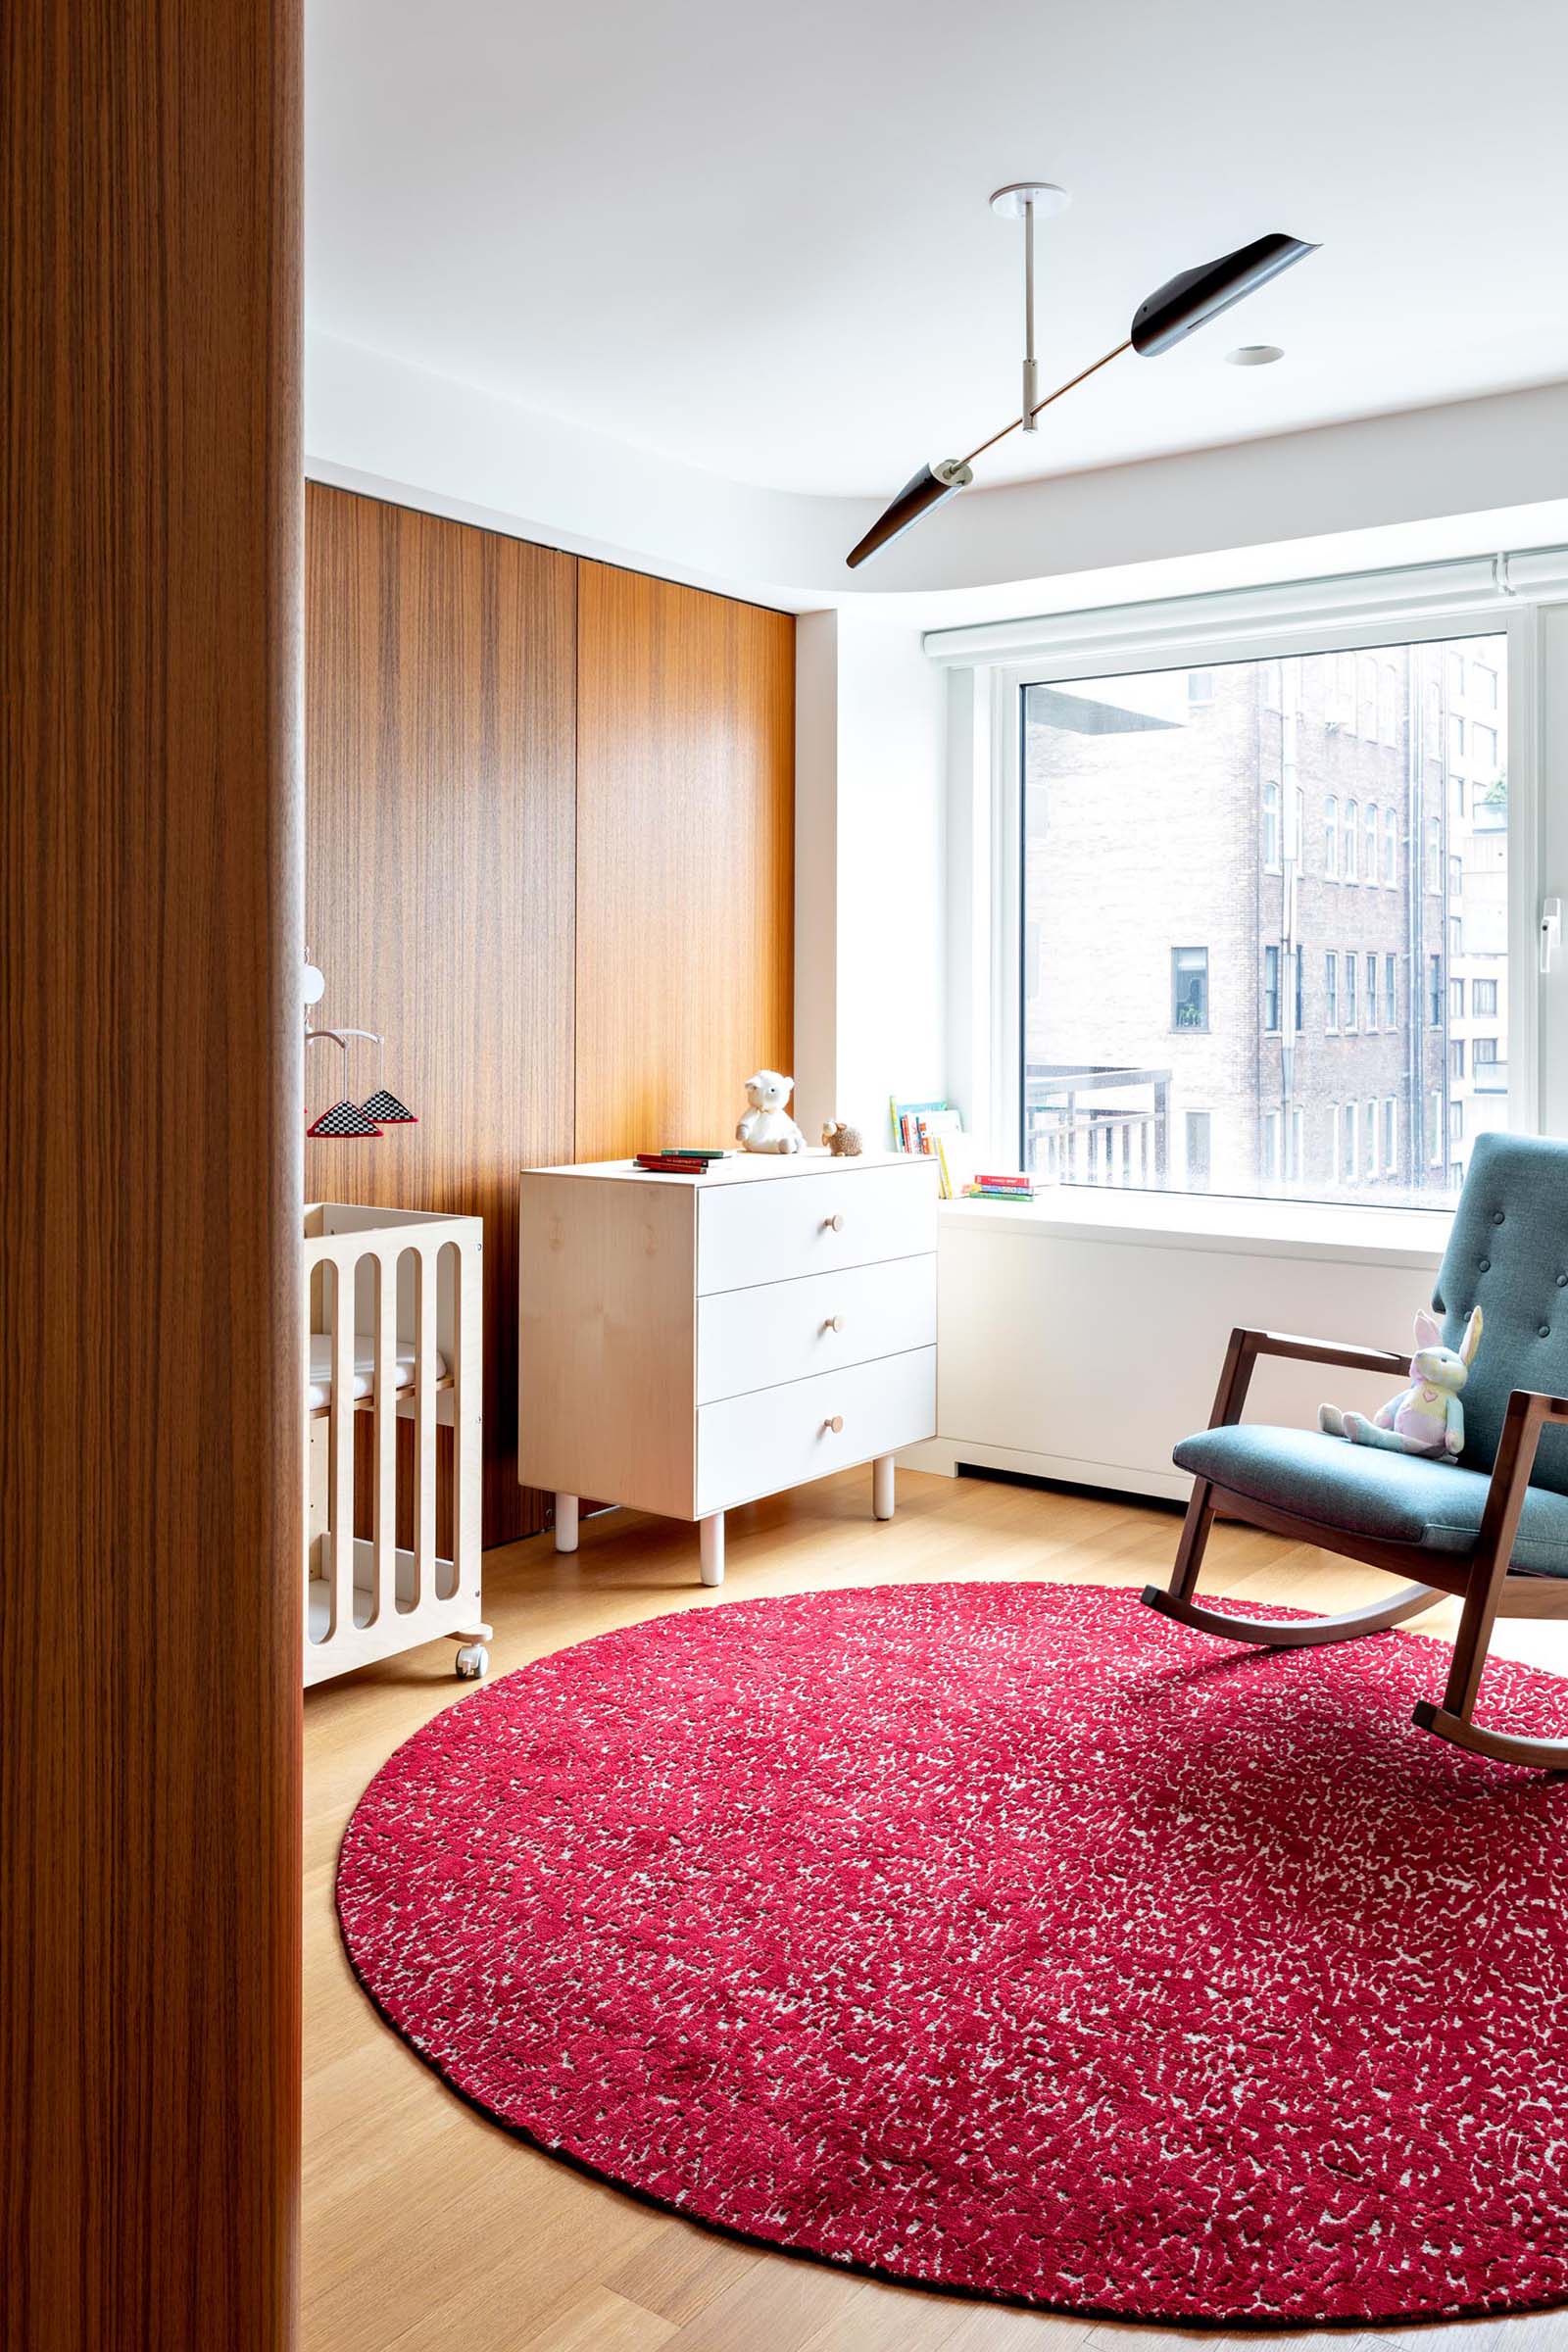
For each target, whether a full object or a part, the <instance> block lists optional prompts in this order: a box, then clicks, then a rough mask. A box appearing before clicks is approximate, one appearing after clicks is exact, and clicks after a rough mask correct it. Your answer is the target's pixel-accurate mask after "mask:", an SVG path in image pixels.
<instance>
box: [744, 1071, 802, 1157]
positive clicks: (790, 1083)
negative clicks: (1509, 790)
mask: <svg viewBox="0 0 1568 2352" xmlns="http://www.w3.org/2000/svg"><path fill="white" fill-rule="evenodd" d="M794 1086H795V1081H794V1079H793V1078H786V1077H785V1076H784V1074H783V1072H782V1071H781V1070H759V1071H758V1073H757V1075H756V1077H755V1078H748V1079H747V1081H746V1100H747V1102H748V1103H750V1104H751V1109H750V1110H748V1111H747V1112H746V1114H745V1116H744V1117H743V1119H742V1120H741V1123H740V1125H739V1126H738V1127H737V1128H736V1130H735V1141H736V1142H737V1143H738V1144H739V1145H740V1146H741V1148H742V1149H743V1150H744V1151H747V1152H804V1151H805V1150H806V1138H805V1136H804V1135H803V1134H802V1133H801V1131H800V1129H799V1128H798V1127H797V1126H796V1124H795V1121H794V1120H793V1119H792V1118H791V1117H790V1114H789V1112H788V1111H787V1110H786V1109H785V1107H784V1105H785V1103H787V1102H788V1101H789V1099H790V1095H791V1093H792V1091H793V1089H794Z"/></svg>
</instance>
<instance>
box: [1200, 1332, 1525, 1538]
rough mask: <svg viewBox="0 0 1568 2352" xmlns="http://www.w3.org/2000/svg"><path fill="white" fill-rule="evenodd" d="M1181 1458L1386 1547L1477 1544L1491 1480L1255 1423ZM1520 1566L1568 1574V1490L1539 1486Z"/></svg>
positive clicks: (1225, 1483)
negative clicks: (1560, 1490) (1367, 1537)
mask: <svg viewBox="0 0 1568 2352" xmlns="http://www.w3.org/2000/svg"><path fill="white" fill-rule="evenodd" d="M1483 1346H1485V1342H1484V1341H1483ZM1173 1458H1174V1460H1175V1461H1176V1464H1177V1466H1178V1468H1180V1469H1183V1470H1190V1471H1192V1472H1193V1473H1194V1475H1195V1476H1196V1477H1199V1478H1208V1479H1212V1480H1213V1481H1214V1483H1215V1485H1216V1486H1221V1487H1229V1488H1230V1489H1231V1490H1232V1492H1233V1493H1235V1494H1237V1495H1249V1496H1250V1498H1251V1499H1252V1500H1253V1501H1254V1502H1271V1503H1273V1505H1274V1506H1275V1508H1276V1509H1277V1510H1281V1511H1290V1512H1292V1513H1294V1514H1295V1515H1296V1516H1297V1517H1298V1518H1301V1519H1311V1520H1314V1521H1315V1522H1316V1523H1317V1525H1318V1526H1320V1527H1331V1528H1337V1529H1340V1530H1342V1531H1343V1532H1345V1533H1346V1534H1348V1535H1354V1536H1370V1537H1373V1538H1374V1539H1377V1540H1379V1541H1381V1542H1383V1543H1389V1544H1423V1545H1424V1546H1425V1547H1426V1549H1427V1550H1428V1551H1468V1550H1469V1548H1470V1545H1471V1544H1473V1543H1474V1542H1475V1540H1476V1536H1477V1534H1478V1532H1479V1530H1480V1527H1481V1514H1482V1512H1483V1511H1484V1510H1485V1509H1486V1505H1487V1488H1488V1485H1489V1484H1490V1481H1489V1479H1488V1477H1487V1475H1486V1473H1485V1472H1484V1471H1480V1470H1465V1469H1462V1468H1459V1467H1458V1466H1456V1465H1455V1464H1453V1463H1450V1462H1434V1461H1426V1460H1423V1459H1422V1457H1421V1456H1420V1455H1419V1454H1412V1453H1385V1452H1384V1451H1382V1449H1381V1448H1380V1447H1377V1446H1348V1445H1347V1444H1346V1442H1345V1440H1344V1439H1343V1438H1330V1437H1325V1436H1324V1435H1323V1434H1322V1432H1321V1431H1319V1430H1315V1429H1269V1428H1266V1427H1263V1426H1261V1425H1249V1424H1247V1423H1241V1424H1239V1425H1238V1426H1237V1427H1235V1428H1232V1429H1205V1430H1203V1431H1202V1432H1201V1435H1200V1436H1198V1437H1196V1438H1184V1439H1183V1440H1182V1442H1181V1444H1180V1445H1179V1446H1177V1447H1176V1450H1175V1454H1174V1457H1173ZM1512 1565H1513V1566H1514V1567H1515V1568H1522V1569H1525V1570H1527V1571H1528V1572H1529V1573H1531V1574H1532V1575H1536V1576H1568V1495H1559V1494H1558V1493H1557V1492H1556V1491H1555V1490H1554V1489H1552V1488H1550V1487H1532V1488H1531V1489H1530V1492H1529V1494H1528V1495H1526V1496H1525V1507H1524V1512H1523V1514H1522V1516H1521V1518H1520V1521H1519V1533H1518V1536H1517V1538H1516V1539H1515V1542H1514V1547H1513V1562H1512Z"/></svg>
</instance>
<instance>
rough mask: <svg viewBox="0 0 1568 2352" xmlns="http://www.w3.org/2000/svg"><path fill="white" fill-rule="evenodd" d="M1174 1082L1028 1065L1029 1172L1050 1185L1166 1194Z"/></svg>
mask: <svg viewBox="0 0 1568 2352" xmlns="http://www.w3.org/2000/svg"><path fill="white" fill-rule="evenodd" d="M1170 1076H1171V1074H1170V1072H1169V1070H1139V1069H1126V1068H1120V1067H1116V1066H1114V1065H1112V1064H1108V1063H1100V1062H1062V1061H1031V1062H1027V1063H1026V1064H1025V1065H1024V1159H1025V1165H1026V1166H1027V1167H1028V1169H1029V1170H1030V1172H1031V1173H1032V1174H1033V1175H1036V1176H1038V1177H1039V1178H1041V1180H1042V1181H1043V1182H1044V1183H1047V1184H1109V1185H1127V1186H1137V1187H1141V1188H1145V1189H1147V1188H1151V1187H1153V1188H1159V1187H1162V1186H1163V1185H1164V1184H1165V1182H1166V1177H1167V1172H1168V1167H1169V1125H1170ZM1128 1095H1135V1096H1137V1097H1138V1100H1136V1101H1134V1102H1128V1101H1126V1100H1125V1099H1124V1098H1125V1097H1126V1096H1128Z"/></svg>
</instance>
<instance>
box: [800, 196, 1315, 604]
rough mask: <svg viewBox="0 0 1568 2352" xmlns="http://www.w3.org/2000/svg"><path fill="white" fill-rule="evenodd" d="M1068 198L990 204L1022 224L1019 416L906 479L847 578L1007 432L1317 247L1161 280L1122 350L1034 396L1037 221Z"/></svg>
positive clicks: (962, 480) (1264, 242)
mask: <svg viewBox="0 0 1568 2352" xmlns="http://www.w3.org/2000/svg"><path fill="white" fill-rule="evenodd" d="M1067 201H1068V199H1067V195H1066V192H1065V190H1064V189H1062V188H1058V187H1056V186H1055V185H1054V183H1053V182H1052V181H1050V180H1044V179H1034V180H1015V181H1014V182H1012V183H1011V185H1009V186H1008V187H1005V188H998V190H997V192H996V194H995V195H994V196H993V197H992V199H991V209H992V211H993V212H996V213H1001V214H1003V215H1005V216H1006V217H1007V218H1010V219H1014V220H1021V221H1023V224H1024V361H1023V399H1022V402H1021V404H1020V410H1021V413H1020V414H1019V415H1018V416H1016V417H1013V418H1012V419H1011V420H1010V422H1008V423H1006V424H1005V425H1003V426H1002V428H1001V429H1000V431H998V432H995V433H993V434H992V435H991V436H990V438H989V439H988V440H985V441H982V442H981V443H980V444H979V445H978V447H977V448H974V449H971V450H970V452H969V454H968V456H967V457H966V458H947V459H944V460H943V462H942V463H941V464H940V465H933V466H921V468H920V470H919V472H918V473H916V474H913V475H911V477H910V479H909V480H908V481H907V482H906V483H905V485H904V488H903V489H902V490H901V491H900V492H899V495H898V497H897V498H896V499H895V500H894V501H893V503H892V505H891V506H890V507H888V508H887V509H886V510H885V511H884V512H883V513H882V514H881V515H878V516H877V519H876V521H875V522H874V523H873V524H872V525H871V528H870V529H869V530H868V531H867V532H866V534H865V537H864V538H863V539H861V540H860V541H859V542H858V545H857V546H855V547H853V548H852V549H851V551H850V554H849V556H848V558H847V559H846V561H847V563H848V565H849V568H850V569H851V570H852V571H853V570H855V569H856V568H857V567H858V565H859V564H863V563H865V562H866V560H867V559H868V558H869V557H871V556H874V555H876V554H878V553H879V552H880V550H881V549H883V548H884V547H886V546H887V545H888V543H889V542H890V541H891V540H894V539H897V538H898V536H899V534H900V533H901V532H902V531H907V529H908V528H909V525H910V524H911V523H913V522H918V521H919V519H920V517H921V515H929V514H930V512H931V510H932V508H933V507H939V506H941V505H942V504H943V503H944V502H945V501H946V500H947V499H950V498H952V497H954V496H955V495H956V492H958V491H959V490H964V489H967V488H968V486H969V484H970V483H971V482H972V481H973V480H974V462H975V460H976V458H981V457H984V456H985V453H986V451H987V450H988V449H995V448H996V446H997V443H998V442H999V441H1005V439H1006V438H1007V435H1008V434H1009V433H1016V432H1020V431H1021V432H1025V433H1032V432H1034V431H1036V430H1037V429H1038V428H1037V423H1036V419H1037V418H1038V417H1039V416H1040V414H1041V412H1042V410H1044V409H1049V408H1050V406H1051V404H1052V402H1053V401H1055V400H1060V398H1061V396H1062V394H1063V393H1064V392H1070V391H1071V390H1072V389H1073V387H1074V385H1076V384H1081V383H1083V382H1084V381H1085V380H1086V378H1087V377H1089V376H1091V375H1094V374H1096V373H1097V372H1098V371H1099V370H1100V369H1101V368H1106V367H1108V366H1109V365H1110V362H1111V361H1112V360H1119V359H1120V357H1121V355H1122V353H1123V352H1124V351H1136V352H1137V353H1138V355H1139V357H1140V358H1141V359H1146V360H1152V359H1156V358H1157V357H1158V356H1159V354H1160V353H1161V352H1162V351H1170V350H1171V349H1172V348H1173V347H1174V346H1175V345H1176V344H1178V343H1181V342H1185V340H1186V338H1187V337H1188V336H1189V335H1190V334H1192V333H1193V331H1194V330H1195V328H1197V327H1200V326H1206V325H1207V323H1208V321H1209V319H1217V318H1218V317H1219V315H1220V313H1221V311H1228V310H1229V309H1230V307H1231V305H1232V304H1233V303H1237V302H1241V301H1242V300H1243V299H1244V298H1245V297H1246V296H1247V295H1249V294H1251V293H1255V291H1256V289H1257V288H1258V287H1259V286H1264V285H1267V283H1268V281H1269V279H1270V278H1271V277H1278V276H1279V274H1280V272H1281V270H1289V269H1292V268H1293V267H1294V266H1295V264H1296V263H1298V262H1299V261H1304V260H1305V258H1306V256H1307V255H1308V254H1309V253H1316V251H1317V247H1316V246H1315V245H1309V244H1307V243H1306V242H1305V241H1304V240H1303V239H1302V238H1300V237H1289V236H1286V235H1285V234H1284V233H1283V231H1281V230H1278V229H1275V230H1271V231H1270V233H1269V234H1268V235H1267V236H1264V237H1254V238H1253V239H1252V242H1251V243H1250V245H1240V246H1238V247H1237V249H1236V251H1235V252H1234V253H1226V254H1221V256H1220V257H1219V259H1218V261H1213V262H1202V263H1200V264H1199V266H1198V268H1197V269H1195V270H1182V271H1181V272H1180V273H1179V274H1178V275H1177V276H1175V277H1170V278H1167V279H1166V280H1165V283H1164V284H1163V285H1162V286H1157V287H1156V288H1155V289H1154V291H1153V293H1152V294H1151V295H1149V296H1148V297H1147V298H1146V299H1145V300H1144V301H1143V302H1141V303H1140V304H1139V306H1138V308H1137V310H1136V311H1135V312H1134V314H1133V322H1132V325H1131V327H1130V329H1129V330H1128V334H1127V339H1126V341H1125V342H1124V343H1118V344H1117V345H1116V347H1115V349H1114V350H1113V351H1107V352H1105V353H1104V354H1103V356H1102V357H1101V358H1100V359H1098V360H1092V361H1091V362H1090V364H1089V366H1088V367H1087V368H1080V369H1079V370H1078V373H1077V374H1076V375H1072V376H1069V377H1068V379H1067V381H1066V382H1065V383H1064V384H1058V385H1057V386H1056V388H1055V390H1054V392H1048V393H1046V395H1045V397H1044V398H1043V399H1042V398H1040V397H1039V395H1038V385H1037V382H1036V361H1035V220H1036V217H1037V216H1039V217H1041V218H1044V217H1045V216H1047V215H1048V214H1052V213H1059V212H1060V211H1061V210H1062V209H1063V207H1064V206H1065V205H1066V203H1067Z"/></svg>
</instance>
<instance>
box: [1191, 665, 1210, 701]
mask: <svg viewBox="0 0 1568 2352" xmlns="http://www.w3.org/2000/svg"><path fill="white" fill-rule="evenodd" d="M1187 700H1188V702H1189V703H1190V704H1192V705H1194V706H1195V707H1196V706H1197V705H1198V704H1200V703H1211V702H1212V701H1213V700H1214V672H1213V671H1212V670H1211V669H1190V670H1189V671H1188V672H1187Z"/></svg>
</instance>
